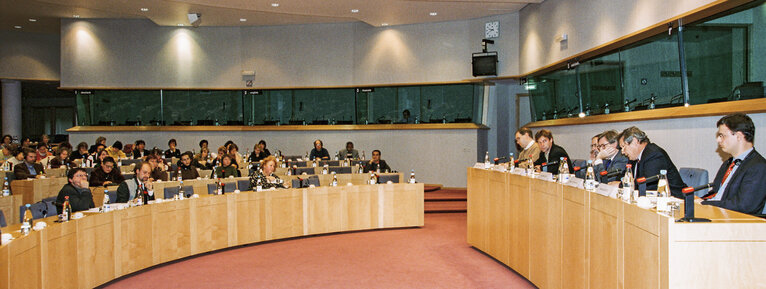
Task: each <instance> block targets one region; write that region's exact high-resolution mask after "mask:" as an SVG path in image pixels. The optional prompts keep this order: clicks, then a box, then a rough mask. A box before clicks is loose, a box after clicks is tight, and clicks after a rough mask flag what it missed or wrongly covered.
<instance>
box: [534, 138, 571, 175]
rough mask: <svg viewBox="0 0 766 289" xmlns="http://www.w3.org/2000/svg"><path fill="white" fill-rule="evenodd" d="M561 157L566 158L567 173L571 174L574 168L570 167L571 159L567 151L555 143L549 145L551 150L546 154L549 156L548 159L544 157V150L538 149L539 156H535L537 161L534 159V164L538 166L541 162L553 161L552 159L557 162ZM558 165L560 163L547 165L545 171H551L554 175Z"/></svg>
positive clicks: (556, 172) (557, 170)
mask: <svg viewBox="0 0 766 289" xmlns="http://www.w3.org/2000/svg"><path fill="white" fill-rule="evenodd" d="M561 157H565V158H567V167H569V173H570V174H573V173H574V168H573V167H572V160H571V159H569V155H568V154H567V151H566V150H564V148H562V147H560V146H558V145H556V144H553V145H552V146H551V152H550V153H549V154H548V158H550V160H548V159H546V158H545V152H543V151H540V156H539V157H538V158H537V161H535V166H540V165H542V164H543V163H548V162H554V161H556V162H557V161H559V160H561ZM559 165H560V164H555V165H550V166H548V169H547V171H548V172H551V173H553V174H554V175H555V174H558V173H559Z"/></svg>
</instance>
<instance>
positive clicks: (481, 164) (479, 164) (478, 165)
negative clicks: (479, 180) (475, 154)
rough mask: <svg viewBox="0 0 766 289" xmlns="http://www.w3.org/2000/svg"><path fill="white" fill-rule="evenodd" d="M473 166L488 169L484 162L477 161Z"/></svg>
mask: <svg viewBox="0 0 766 289" xmlns="http://www.w3.org/2000/svg"><path fill="white" fill-rule="evenodd" d="M473 168H474V169H482V170H483V169H486V168H485V167H484V163H476V164H474V165H473Z"/></svg>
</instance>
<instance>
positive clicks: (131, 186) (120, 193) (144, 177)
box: [115, 162, 154, 203]
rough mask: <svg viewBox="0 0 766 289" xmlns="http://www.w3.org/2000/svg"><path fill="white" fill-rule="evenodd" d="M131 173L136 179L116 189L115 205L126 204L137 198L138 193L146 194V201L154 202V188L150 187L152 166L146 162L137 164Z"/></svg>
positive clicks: (123, 183)
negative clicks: (134, 174) (133, 173)
mask: <svg viewBox="0 0 766 289" xmlns="http://www.w3.org/2000/svg"><path fill="white" fill-rule="evenodd" d="M133 172H135V173H136V177H135V178H133V179H131V180H128V181H125V182H122V184H120V186H119V187H117V201H115V202H117V203H127V202H129V201H132V200H133V199H135V198H136V196H138V193H142V194H146V195H147V196H148V199H149V200H150V201H151V200H154V186H153V185H152V180H151V178H150V177H151V176H150V175H151V173H152V166H151V165H150V164H149V163H147V162H142V163H140V164H137V165H136V167H135V169H133Z"/></svg>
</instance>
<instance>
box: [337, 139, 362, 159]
mask: <svg viewBox="0 0 766 289" xmlns="http://www.w3.org/2000/svg"><path fill="white" fill-rule="evenodd" d="M338 157H339V158H341V159H354V160H355V159H359V151H358V150H355V149H354V143H353V142H347V143H346V148H345V149H342V150H340V151H339V152H338Z"/></svg>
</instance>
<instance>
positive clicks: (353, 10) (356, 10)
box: [351, 9, 359, 13]
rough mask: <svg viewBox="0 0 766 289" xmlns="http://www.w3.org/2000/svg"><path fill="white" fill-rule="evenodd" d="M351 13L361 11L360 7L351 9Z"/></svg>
mask: <svg viewBox="0 0 766 289" xmlns="http://www.w3.org/2000/svg"><path fill="white" fill-rule="evenodd" d="M351 13H359V9H351Z"/></svg>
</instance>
